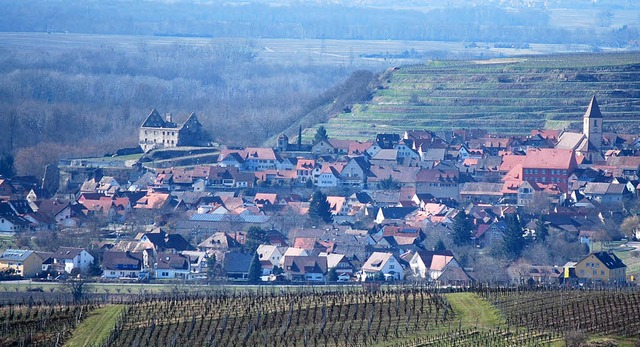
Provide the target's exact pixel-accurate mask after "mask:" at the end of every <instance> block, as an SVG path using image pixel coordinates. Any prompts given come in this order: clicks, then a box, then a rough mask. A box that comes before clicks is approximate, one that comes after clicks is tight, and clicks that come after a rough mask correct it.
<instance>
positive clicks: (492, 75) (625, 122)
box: [306, 53, 640, 139]
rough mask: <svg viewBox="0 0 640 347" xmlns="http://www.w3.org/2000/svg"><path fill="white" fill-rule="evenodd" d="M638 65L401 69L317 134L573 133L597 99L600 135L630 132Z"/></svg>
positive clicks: (636, 111)
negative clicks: (547, 130) (568, 130)
mask: <svg viewBox="0 0 640 347" xmlns="http://www.w3.org/2000/svg"><path fill="white" fill-rule="evenodd" d="M639 61H640V53H612V54H589V55H554V56H535V57H521V58H509V59H495V60H485V61H431V62H428V63H426V64H424V65H412V66H402V67H399V68H394V69H391V70H389V71H388V72H387V73H384V74H382V75H381V77H380V80H379V85H378V87H377V89H376V90H375V91H374V93H373V97H372V99H371V100H369V101H366V102H362V103H359V104H356V105H354V107H353V108H352V109H351V112H348V113H347V112H343V113H340V114H337V115H336V116H335V117H333V118H332V119H330V121H329V122H328V123H327V124H324V126H325V127H326V128H327V130H328V133H329V135H330V136H332V137H334V138H355V139H367V138H368V139H370V138H372V137H373V136H375V134H376V133H379V132H402V131H404V130H408V129H429V130H434V131H438V130H450V129H454V128H481V129H487V130H488V131H490V132H499V133H504V134H526V133H529V131H530V130H531V129H538V128H555V129H562V128H571V127H574V128H575V127H578V126H580V124H581V122H582V115H583V114H584V111H585V109H586V107H587V106H588V103H589V100H590V98H591V96H592V95H596V96H597V97H598V101H599V102H600V108H601V111H602V113H603V115H604V118H605V131H607V130H609V131H611V130H624V131H625V132H637V131H638V129H639V128H640V122H638V120H639V119H640V63H638V62H639ZM311 134H312V132H311V131H309V132H307V134H306V135H311Z"/></svg>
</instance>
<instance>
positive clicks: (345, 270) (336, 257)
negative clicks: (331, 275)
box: [319, 253, 355, 280]
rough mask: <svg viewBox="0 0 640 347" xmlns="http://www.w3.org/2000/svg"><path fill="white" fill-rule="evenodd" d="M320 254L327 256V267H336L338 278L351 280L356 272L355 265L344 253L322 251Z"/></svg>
mask: <svg viewBox="0 0 640 347" xmlns="http://www.w3.org/2000/svg"><path fill="white" fill-rule="evenodd" d="M319 256H321V257H326V258H327V268H328V269H329V270H331V269H335V271H336V273H337V274H338V280H341V279H342V280H345V279H346V280H349V279H350V278H351V276H353V274H354V273H355V266H354V265H353V263H352V262H351V261H350V260H349V258H348V257H347V256H346V255H344V254H337V253H320V254H319Z"/></svg>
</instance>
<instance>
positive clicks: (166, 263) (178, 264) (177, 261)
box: [156, 253, 189, 270]
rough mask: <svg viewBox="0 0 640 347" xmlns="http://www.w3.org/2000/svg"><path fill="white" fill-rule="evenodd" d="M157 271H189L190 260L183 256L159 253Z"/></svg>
mask: <svg viewBox="0 0 640 347" xmlns="http://www.w3.org/2000/svg"><path fill="white" fill-rule="evenodd" d="M156 263H157V265H156V269H157V270H188V269H189V259H188V258H187V257H186V256H184V255H182V254H173V253H158V257H157V262H156Z"/></svg>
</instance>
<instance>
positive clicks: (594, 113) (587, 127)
mask: <svg viewBox="0 0 640 347" xmlns="http://www.w3.org/2000/svg"><path fill="white" fill-rule="evenodd" d="M582 133H583V134H584V135H585V136H586V137H587V139H589V142H590V144H591V145H593V146H595V148H593V149H596V150H597V149H600V146H602V113H600V107H599V106H598V101H597V100H596V96H595V95H594V96H593V97H592V98H591V102H590V103H589V107H587V112H585V113H584V116H583V117H582Z"/></svg>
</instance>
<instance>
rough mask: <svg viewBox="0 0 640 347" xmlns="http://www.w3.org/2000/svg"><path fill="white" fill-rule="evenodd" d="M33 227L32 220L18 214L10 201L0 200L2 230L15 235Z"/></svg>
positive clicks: (0, 228) (0, 230) (0, 229)
mask: <svg viewBox="0 0 640 347" xmlns="http://www.w3.org/2000/svg"><path fill="white" fill-rule="evenodd" d="M30 228H31V222H30V221H29V220H28V219H26V218H24V217H22V216H20V215H18V213H17V212H16V211H15V210H14V209H13V208H12V207H11V204H10V203H9V202H8V201H0V232H2V233H7V234H9V235H13V234H15V233H19V232H24V231H27V230H29V229H30Z"/></svg>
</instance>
